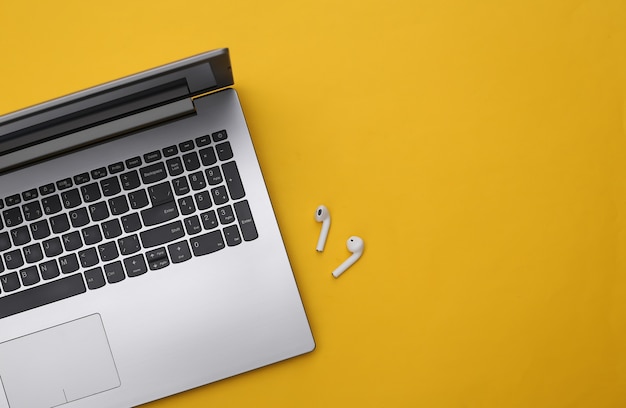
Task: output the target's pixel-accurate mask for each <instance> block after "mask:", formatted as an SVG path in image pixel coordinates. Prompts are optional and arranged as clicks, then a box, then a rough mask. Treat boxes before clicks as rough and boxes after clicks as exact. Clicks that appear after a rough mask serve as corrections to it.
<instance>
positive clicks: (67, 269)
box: [59, 254, 79, 274]
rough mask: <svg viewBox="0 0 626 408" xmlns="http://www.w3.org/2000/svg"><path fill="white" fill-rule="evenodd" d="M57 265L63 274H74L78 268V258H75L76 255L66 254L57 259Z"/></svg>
mask: <svg viewBox="0 0 626 408" xmlns="http://www.w3.org/2000/svg"><path fill="white" fill-rule="evenodd" d="M59 265H61V272H63V273H64V274H68V273H72V272H76V271H77V270H78V268H79V265H78V258H76V254H67V255H65V256H62V257H60V258H59Z"/></svg>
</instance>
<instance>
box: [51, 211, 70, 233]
mask: <svg viewBox="0 0 626 408" xmlns="http://www.w3.org/2000/svg"><path fill="white" fill-rule="evenodd" d="M50 226H51V227H52V232H54V233H55V234H60V233H62V232H65V231H67V230H68V229H70V221H69V220H68V218H67V215H65V214H59V215H55V216H54V217H51V218H50Z"/></svg>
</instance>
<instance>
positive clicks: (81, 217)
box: [70, 207, 89, 228]
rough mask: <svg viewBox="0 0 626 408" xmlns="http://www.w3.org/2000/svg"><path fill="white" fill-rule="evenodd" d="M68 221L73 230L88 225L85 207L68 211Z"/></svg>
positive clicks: (87, 214)
mask: <svg viewBox="0 0 626 408" xmlns="http://www.w3.org/2000/svg"><path fill="white" fill-rule="evenodd" d="M70 220H71V221H72V226H73V227H74V228H80V227H82V226H84V225H87V224H89V213H88V212H87V209H86V208H85V207H81V208H78V209H76V210H72V211H70Z"/></svg>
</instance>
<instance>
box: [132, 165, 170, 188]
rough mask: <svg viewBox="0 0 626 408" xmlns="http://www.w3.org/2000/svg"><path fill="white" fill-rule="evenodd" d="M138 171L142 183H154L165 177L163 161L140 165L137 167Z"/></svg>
mask: <svg viewBox="0 0 626 408" xmlns="http://www.w3.org/2000/svg"><path fill="white" fill-rule="evenodd" d="M139 173H140V174H141V180H143V183H144V184H152V183H156V182H157V181H161V180H163V179H164V178H165V177H167V172H166V171H165V165H164V164H163V163H155V164H151V165H150V166H146V167H142V168H141V169H139Z"/></svg>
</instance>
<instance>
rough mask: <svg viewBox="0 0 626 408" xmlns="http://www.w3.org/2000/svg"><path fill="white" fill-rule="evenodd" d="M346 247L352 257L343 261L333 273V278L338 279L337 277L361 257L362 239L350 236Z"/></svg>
mask: <svg viewBox="0 0 626 408" xmlns="http://www.w3.org/2000/svg"><path fill="white" fill-rule="evenodd" d="M346 245H347V246H348V251H350V252H352V255H350V258H348V259H346V260H345V261H343V263H342V264H341V265H339V266H338V267H337V269H335V270H334V271H333V276H334V277H335V278H338V277H339V275H341V274H342V273H344V272H345V271H346V269H348V268H349V267H351V266H352V264H353V263H355V262H356V261H357V260H358V259H359V258H360V257H361V255H363V248H364V246H365V244H364V242H363V239H361V238H359V237H355V236H352V237H350V238H348V242H346Z"/></svg>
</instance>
